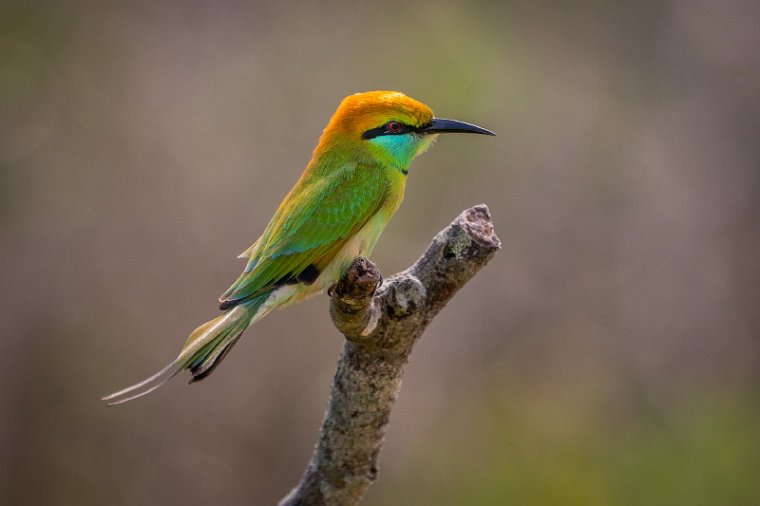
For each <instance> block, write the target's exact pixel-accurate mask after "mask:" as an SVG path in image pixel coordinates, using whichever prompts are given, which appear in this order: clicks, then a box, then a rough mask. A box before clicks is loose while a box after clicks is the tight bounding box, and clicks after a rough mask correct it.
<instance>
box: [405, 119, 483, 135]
mask: <svg viewBox="0 0 760 506" xmlns="http://www.w3.org/2000/svg"><path fill="white" fill-rule="evenodd" d="M417 131H418V132H419V133H422V134H442V133H450V132H453V133H463V134H483V135H496V134H495V133H493V132H492V131H490V130H486V129H485V128H483V127H479V126H478V125H473V124H472V123H466V122H464V121H459V120H456V119H445V118H433V121H431V122H430V124H429V125H428V126H425V127H422V128H420V129H418V130H417Z"/></svg>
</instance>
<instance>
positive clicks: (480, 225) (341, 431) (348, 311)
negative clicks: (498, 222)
mask: <svg viewBox="0 0 760 506" xmlns="http://www.w3.org/2000/svg"><path fill="white" fill-rule="evenodd" d="M499 248H501V242H500V241H499V238H498V237H496V235H495V233H494V228H493V224H492V223H491V217H490V214H489V211H488V207H486V206H485V205H477V206H474V207H471V208H470V209H466V210H465V211H463V212H462V213H461V214H460V215H459V216H458V217H457V218H456V219H455V220H454V221H453V222H452V223H451V224H450V225H449V226H448V227H446V228H445V229H444V230H442V231H441V232H439V233H438V235H436V236H435V238H434V239H433V241H432V243H431V244H430V246H428V248H427V250H426V251H425V253H424V254H423V255H422V257H420V258H419V259H418V260H417V261H416V262H415V263H414V265H412V266H411V267H410V268H408V269H407V270H405V271H403V272H400V273H398V274H396V275H394V276H392V277H390V278H388V279H386V280H385V281H384V282H383V278H382V276H381V275H380V271H379V270H378V269H377V267H376V266H375V265H374V264H373V263H372V262H370V261H369V260H367V259H366V258H357V259H356V260H354V262H353V264H352V265H351V267H350V268H349V269H348V271H347V272H346V274H344V275H343V277H342V278H341V279H340V280H339V281H338V283H336V284H335V285H333V286H332V287H331V288H330V290H329V292H328V294H329V295H330V316H331V318H332V321H333V323H334V324H335V326H336V327H337V329H338V330H339V331H340V332H341V333H342V334H343V335H344V336H345V337H346V342H345V344H344V346H343V351H342V353H341V357H340V359H339V361H338V368H337V370H336V372H335V377H334V378H333V385H332V391H331V395H330V401H329V404H328V407H327V412H326V413H325V419H324V421H323V422H322V428H321V430H320V434H319V439H318V441H317V445H316V449H315V451H314V454H313V456H312V458H311V461H310V462H309V464H308V466H307V468H306V471H305V473H304V475H303V478H302V479H301V482H300V483H299V484H298V485H297V486H296V487H295V488H294V489H293V490H292V491H291V492H290V493H289V494H288V495H287V496H286V497H285V498H284V499H283V500H282V501H281V502H280V506H296V505H299V506H306V505H309V506H311V505H331V506H332V505H341V506H342V505H346V506H348V505H355V504H358V503H359V502H360V501H361V499H362V497H363V496H364V494H365V492H366V491H367V489H368V488H369V486H370V485H371V484H372V482H373V481H374V480H375V479H376V478H377V461H378V457H379V455H380V450H381V447H382V442H383V436H384V434H385V428H386V427H387V425H388V421H389V419H390V413H391V409H392V407H393V403H394V401H395V400H396V397H397V395H398V391H399V388H400V386H401V378H402V375H403V368H404V365H405V364H406V363H407V361H408V359H409V355H410V354H411V352H412V348H413V347H414V344H415V343H416V342H417V341H418V340H419V338H420V337H421V336H422V333H423V332H424V330H425V328H426V327H427V326H428V324H429V323H430V322H431V321H432V319H433V318H434V317H435V315H436V314H438V312H439V311H440V310H441V309H442V308H443V307H444V306H445V305H446V303H447V302H448V301H449V300H450V299H451V297H453V295H454V294H455V293H456V292H457V290H459V289H460V288H461V287H462V286H464V285H465V283H467V281H469V280H470V279H471V278H472V277H473V276H474V275H475V273H476V272H477V271H478V270H480V269H481V268H482V267H483V266H485V264H486V263H488V261H489V260H490V259H491V258H493V256H494V255H495V254H496V252H497V251H498V250H499Z"/></svg>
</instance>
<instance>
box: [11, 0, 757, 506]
mask: <svg viewBox="0 0 760 506" xmlns="http://www.w3.org/2000/svg"><path fill="white" fill-rule="evenodd" d="M758 19H760V4H758V3H757V2H751V1H749V0H748V1H741V0H728V1H717V0H712V1H710V0H668V1H643V2H601V1H595V0H581V1H577V0H574V1H572V2H547V1H535V0H530V1H529V0H516V1H504V2H494V1H480V2H429V1H416V2H398V1H388V2H357V1H350V2H349V1H347V2H330V3H320V2H302V3H296V2H279V3H276V2H242V1H240V2H234V1H220V2H178V1H177V2H148V1H144V2H116V1H110V2H108V1H106V2H73V3H71V2H66V3H64V2H47V3H45V2H26V1H13V0H2V2H0V234H2V235H1V237H0V240H1V241H2V243H1V248H0V255H2V256H1V257H0V259H1V260H2V262H0V274H1V275H2V297H3V298H2V304H1V305H0V318H1V321H2V339H1V340H0V357H2V361H1V362H0V363H1V364H2V366H1V369H2V381H0V497H2V501H1V502H2V503H3V504H8V505H17V504H18V505H21V504H24V505H69V504H71V505H102V504H109V505H157V504H166V505H173V504H224V505H238V504H273V503H275V502H276V501H277V500H278V499H279V498H281V497H282V496H283V495H284V494H286V493H287V491H288V490H289V489H290V488H291V487H292V486H293V485H294V484H295V483H296V482H297V481H298V479H299V478H300V475H301V473H302V471H303V469H304V467H305V464H306V463H307V461H308V459H309V456H310V454H311V450H312V445H313V442H314V440H315V437H316V433H317V429H318V427H319V424H320V421H321V419H322V415H323V410H324V407H325V404H326V400H327V393H328V390H329V384H330V381H331V376H332V373H333V370H334V365H335V362H336V359H337V356H338V352H339V349H340V346H341V336H340V335H339V334H338V333H337V331H336V330H335V329H334V328H333V327H332V324H331V323H330V321H329V317H328V315H327V298H326V297H324V296H322V297H317V298H315V299H312V300H310V301H308V302H306V303H304V304H301V305H299V306H297V307H293V308H290V309H288V310H287V311H284V312H278V313H276V314H272V315H271V316H270V317H268V318H267V319H266V320H265V321H263V322H261V323H260V324H259V325H257V326H256V327H255V328H254V329H252V330H250V331H249V332H248V333H247V335H246V338H245V339H244V340H243V341H242V342H241V343H240V344H239V345H238V346H237V347H236V348H235V351H234V353H233V354H231V356H230V357H229V358H228V359H227V360H226V361H225V363H224V364H223V367H221V368H219V370H218V371H217V372H216V373H215V374H214V375H213V376H212V377H211V378H210V379H209V380H208V381H205V382H202V383H200V384H196V385H193V386H192V387H187V386H186V385H185V384H184V382H183V381H182V380H175V381H173V382H172V383H170V384H169V385H167V386H166V387H165V388H163V389H162V390H160V391H158V392H156V393H154V394H153V395H151V396H149V397H147V398H144V399H141V400H139V401H137V402H134V403H132V404H129V405H125V406H122V407H119V408H113V409H106V408H104V407H103V405H102V404H101V403H100V402H99V398H100V397H101V396H102V395H104V394H106V393H108V392H110V391H113V390H116V389H118V388H121V387H123V386H126V385H127V384H130V383H133V382H135V381H137V380H138V379H141V378H142V377H144V376H146V375H148V374H150V373H152V372H154V371H155V370H156V369H158V368H159V367H161V366H163V365H164V364H165V363H166V362H168V361H169V360H170V359H171V358H172V357H174V356H175V354H176V353H177V351H178V349H179V347H180V345H181V344H182V342H183V341H184V339H185V336H186V335H187V334H188V332H189V331H190V330H192V329H193V328H194V327H195V326H196V325H197V324H199V323H201V322H203V321H205V320H207V319H209V318H211V317H212V316H214V315H215V314H216V310H215V305H216V304H215V301H216V297H217V296H218V294H219V293H221V292H222V291H223V290H224V289H226V288H227V286H228V285H229V283H230V282H231V281H232V280H233V279H234V277H235V276H236V275H237V274H238V272H239V271H240V269H241V268H242V265H241V263H240V261H239V260H236V259H235V256H236V255H237V253H239V252H240V251H242V250H243V249H244V248H246V247H247V246H248V245H249V244H250V243H251V242H253V240H254V239H256V237H257V236H258V234H259V233H260V232H261V230H262V229H263V227H264V225H265V224H266V222H267V220H268V218H269V217H270V216H271V213H272V212H273V210H274V209H275V208H276V206H277V204H278V202H279V200H280V199H281V197H282V196H283V195H284V194H285V192H286V191H287V190H288V189H289V188H290V186H291V185H292V183H293V182H294V181H295V179H296V178H297V176H298V175H299V173H300V171H301V169H302V168H303V166H304V165H305V164H306V162H307V161H308V159H309V156H310V152H311V150H312V148H313V147H314V145H315V143H316V140H317V138H318V136H319V134H320V132H321V129H322V127H323V126H324V125H325V124H326V122H327V119H328V118H329V116H330V115H331V114H332V112H333V111H334V109H335V107H336V106H337V104H338V103H339V101H340V99H341V98H342V97H343V96H344V95H346V94H349V93H353V92H356V91H364V90H370V89H398V90H402V91H404V92H406V93H407V94H409V95H411V96H413V97H415V98H418V99H420V100H422V101H424V102H426V103H428V104H429V105H430V106H431V107H433V109H434V110H435V111H436V113H437V114H439V115H440V116H443V117H453V118H457V119H462V120H466V121H471V122H475V123H478V124H480V125H482V126H485V127H487V128H490V129H493V130H495V131H497V132H498V133H499V137H497V138H486V137H474V136H449V137H445V138H442V139H440V141H439V142H438V144H437V145H436V146H435V147H434V149H432V150H431V151H430V152H429V153H428V154H426V155H425V156H423V157H421V158H420V159H419V160H417V161H416V163H415V164H414V165H413V166H412V170H411V173H410V176H409V184H408V190H407V196H406V201H405V203H404V205H403V206H402V208H401V210H400V211H399V213H398V214H397V216H396V218H395V219H394V221H393V222H392V223H391V225H390V226H389V227H388V229H387V231H386V233H385V235H384V236H383V238H382V239H381V241H380V243H379V245H378V247H377V249H376V251H375V254H374V256H373V259H374V260H375V261H376V262H377V264H378V265H379V267H380V268H381V270H382V271H383V272H384V273H385V274H386V275H389V274H392V273H393V272H396V271H398V270H401V269H403V268H405V267H406V266H407V265H409V264H410V263H412V262H413V261H414V260H415V259H416V258H417V257H418V255H419V254H420V253H421V252H422V251H423V250H424V248H425V246H426V245H427V244H428V242H429V241H430V239H431V237H432V236H433V235H434V234H435V233H436V232H437V231H438V230H440V229H441V228H442V227H444V226H445V225H446V224H448V223H449V222H450V221H451V220H452V219H453V218H454V217H455V216H456V215H457V214H458V213H459V212H460V211H461V210H462V209H464V208H465V207H468V206H470V205H473V204H476V203H480V202H485V203H487V204H488V205H489V206H490V208H491V211H492V213H493V220H494V222H495V224H496V230H497V233H498V235H499V236H500V237H501V239H502V241H503V250H502V251H501V252H500V253H499V254H498V255H497V257H496V258H495V259H494V260H493V261H492V262H491V263H490V264H489V265H488V266H487V268H486V269H485V270H484V271H482V272H481V273H480V274H479V275H478V276H477V277H476V278H475V279H474V280H473V281H472V282H471V283H470V284H469V285H468V286H467V287H465V289H464V290H462V292H460V293H459V294H458V296H457V297H456V298H455V299H454V300H453V301H452V302H451V303H450V304H449V306H448V307H447V308H446V309H445V310H444V311H443V312H442V313H441V314H440V315H439V316H438V318H437V319H436V320H435V321H434V322H433V324H432V325H431V326H430V328H429V329H428V331H427V333H426V335H425V337H424V338H423V340H422V342H421V343H420V344H419V346H418V347H417V348H416V350H415V352H414V354H413V356H412V360H411V362H410V364H409V366H408V369H407V372H406V378H405V381H404V384H403V389H402V392H401V396H400V398H399V401H398V404H397V406H396V409H395V410H394V412H393V416H392V420H391V425H390V428H389V431H388V434H387V443H386V445H385V449H384V451H383V454H382V458H381V466H380V475H379V480H378V482H377V483H376V484H375V485H374V486H373V487H372V488H371V489H370V492H369V494H368V496H367V498H366V501H365V504H367V505H375V506H376V505H389V504H438V505H449V504H450V505H461V504H483V505H504V504H531V505H556V504H563V505H573V504H577V505H611V504H615V505H674V504H689V505H716V504H720V505H723V504H725V505H755V504H760V479H759V478H758V477H759V476H760V474H759V471H760V396H759V395H758V387H760V57H759V56H758V55H760V30H758V27H757V20H758Z"/></svg>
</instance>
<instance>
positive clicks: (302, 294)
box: [257, 213, 388, 319]
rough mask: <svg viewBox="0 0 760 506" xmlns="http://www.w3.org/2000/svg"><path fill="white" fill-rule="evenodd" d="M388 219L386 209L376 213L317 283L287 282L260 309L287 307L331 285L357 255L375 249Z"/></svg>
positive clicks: (264, 311) (350, 240)
mask: <svg viewBox="0 0 760 506" xmlns="http://www.w3.org/2000/svg"><path fill="white" fill-rule="evenodd" d="M387 223H388V218H386V217H385V216H383V214H382V213H377V214H375V216H373V217H372V218H370V219H369V221H367V223H366V224H365V225H364V226H363V227H362V228H361V229H359V231H358V232H357V233H356V234H355V235H354V236H353V237H352V238H351V239H349V240H348V241H347V242H346V244H345V245H344V246H343V247H342V248H341V249H340V251H339V252H338V253H337V254H336V255H335V258H333V261H332V262H330V263H329V264H328V265H327V267H326V268H325V270H324V271H322V273H321V274H320V275H319V277H318V278H317V279H316V280H315V281H314V283H312V284H311V285H305V284H303V283H299V284H297V285H284V286H281V287H279V288H277V289H276V290H275V291H274V292H272V295H270V296H269V298H268V299H267V301H266V302H265V303H264V304H263V307H262V311H260V313H261V316H263V315H264V314H266V313H268V312H269V311H271V310H272V309H274V308H283V307H285V306H289V305H291V304H295V303H296V302H301V301H303V300H306V299H308V298H309V297H312V296H314V295H316V294H318V293H321V292H324V291H325V290H327V289H328V288H330V287H331V286H332V285H333V284H335V283H336V282H337V281H338V280H339V279H340V277H341V276H342V275H343V273H344V272H346V270H347V269H348V268H349V267H350V266H351V264H352V263H353V261H354V259H355V258H356V257H360V256H364V257H366V256H368V255H369V254H370V253H371V252H372V249H373V248H374V247H375V243H377V240H378V238H379V237H380V234H381V233H382V232H383V230H384V229H385V225H386V224H387ZM258 318H259V317H258V315H257V319H258Z"/></svg>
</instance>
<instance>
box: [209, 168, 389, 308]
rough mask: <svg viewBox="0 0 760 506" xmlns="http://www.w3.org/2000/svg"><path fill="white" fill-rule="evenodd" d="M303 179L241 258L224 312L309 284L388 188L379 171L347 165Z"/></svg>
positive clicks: (223, 300)
mask: <svg viewBox="0 0 760 506" xmlns="http://www.w3.org/2000/svg"><path fill="white" fill-rule="evenodd" d="M309 176H311V177H302V178H301V179H300V180H299V182H298V183H297V184H296V186H295V187H294V188H293V189H292V190H291V192H290V193H289V194H288V195H287V197H285V200H283V202H282V204H280V207H279V208H278V209H277V212H276V213H275V215H274V216H273V217H272V220H271V221H270V223H269V225H268V226H267V228H266V229H265V231H264V233H263V234H262V236H261V238H259V240H258V241H257V242H256V243H254V244H253V245H252V246H251V247H250V248H249V249H248V250H246V252H245V253H247V254H248V263H247V264H246V268H245V270H244V271H243V273H242V274H241V275H240V277H239V278H238V279H237V280H236V281H235V283H233V284H232V286H231V287H230V288H229V290H227V292H225V293H224V295H222V296H221V297H220V298H219V301H220V302H221V303H222V308H223V309H227V308H229V307H232V306H234V305H236V304H237V303H239V302H240V301H242V300H245V299H247V298H250V297H255V296H257V295H259V294H261V293H263V292H265V291H268V290H271V289H272V288H274V287H276V286H280V285H282V284H286V283H296V282H299V280H298V279H297V278H298V277H299V275H301V274H302V273H304V271H307V270H308V271H307V272H306V273H305V275H304V276H303V277H302V278H303V279H305V280H308V279H310V280H311V281H313V274H314V272H313V270H314V269H317V270H318V271H322V270H323V269H324V268H325V267H326V266H327V265H328V264H329V263H330V261H332V259H333V258H334V257H335V255H336V254H337V253H338V251H340V249H341V248H342V247H343V246H344V245H345V243H346V241H348V239H350V238H351V237H352V236H353V235H354V234H355V233H356V232H357V231H358V230H359V229H360V228H361V227H362V226H363V225H364V224H365V223H366V222H367V220H369V219H370V218H371V217H372V215H374V214H375V213H376V212H377V211H378V209H379V208H380V207H381V206H382V204H383V201H384V199H385V197H386V194H387V185H386V183H385V181H384V178H383V173H382V171H381V170H379V168H376V167H372V166H366V165H357V164H346V165H344V166H342V167H340V168H337V169H335V170H332V171H330V172H329V174H326V175H325V174H322V175H319V174H310V175H309Z"/></svg>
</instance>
